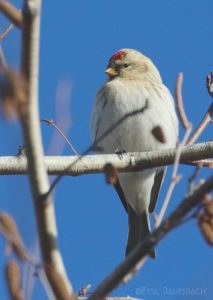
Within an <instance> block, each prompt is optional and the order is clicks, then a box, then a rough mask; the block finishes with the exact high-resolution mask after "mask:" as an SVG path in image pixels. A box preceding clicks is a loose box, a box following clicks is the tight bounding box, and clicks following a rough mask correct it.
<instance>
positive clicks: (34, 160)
mask: <svg viewBox="0 0 213 300" xmlns="http://www.w3.org/2000/svg"><path fill="white" fill-rule="evenodd" d="M40 7H41V2H40V0H25V4H24V9H23V24H22V28H23V39H22V74H23V77H24V78H25V80H26V83H27V92H26V93H27V99H26V103H24V104H23V105H22V106H21V108H20V112H19V113H20V119H21V123H22V129H23V134H24V140H25V146H26V155H27V162H28V168H29V178H30V183H31V190H32V195H33V200H34V207H35V211H36V219H37V225H38V234H39V240H40V248H41V253H42V257H43V261H44V269H45V272H46V275H47V278H48V280H49V282H50V285H51V287H52V290H53V292H54V295H55V296H56V299H72V293H73V291H72V287H71V285H70V283H69V280H68V278H67V275H66V271H65V267H64V264H63V260H62V257H61V254H60V252H59V249H58V246H57V228H56V220H55V212H54V206H53V199H52V196H51V195H50V194H48V196H46V195H47V193H48V191H49V188H50V186H49V181H48V175H47V172H46V168H45V165H44V159H43V145H42V138H41V129H40V119H39V111H38V66H39V32H40Z"/></svg>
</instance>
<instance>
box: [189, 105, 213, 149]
mask: <svg viewBox="0 0 213 300" xmlns="http://www.w3.org/2000/svg"><path fill="white" fill-rule="evenodd" d="M212 117H213V103H211V104H210V106H209V108H208V110H207V112H206V113H205V115H204V117H203V119H202V120H201V121H200V124H199V125H198V127H197V128H196V129H195V131H194V132H193V133H192V135H191V136H190V138H189V140H188V142H187V144H188V145H192V144H194V143H195V142H196V141H197V139H198V138H199V137H200V135H201V134H202V132H203V131H204V129H205V128H206V127H207V126H208V125H209V124H210V123H211V121H212Z"/></svg>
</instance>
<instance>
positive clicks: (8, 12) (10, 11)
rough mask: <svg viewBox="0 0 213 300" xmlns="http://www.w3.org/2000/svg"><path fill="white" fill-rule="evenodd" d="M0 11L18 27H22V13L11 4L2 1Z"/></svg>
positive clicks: (0, 0) (0, 1)
mask: <svg viewBox="0 0 213 300" xmlns="http://www.w3.org/2000/svg"><path fill="white" fill-rule="evenodd" d="M0 11H1V12H2V13H3V14H4V15H5V16H6V17H7V18H8V19H9V20H10V21H11V22H12V23H13V24H14V25H16V26H17V27H19V28H21V26H22V13H21V12H20V11H18V10H17V9H16V8H15V7H14V6H13V5H12V4H11V3H9V2H8V1H5V0H0Z"/></svg>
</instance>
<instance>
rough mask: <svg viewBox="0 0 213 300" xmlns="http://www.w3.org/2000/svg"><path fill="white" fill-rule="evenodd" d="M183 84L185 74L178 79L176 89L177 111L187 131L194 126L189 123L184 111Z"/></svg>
mask: <svg viewBox="0 0 213 300" xmlns="http://www.w3.org/2000/svg"><path fill="white" fill-rule="evenodd" d="M182 83H183V73H179V74H178V77H177V82H176V89H175V94H176V106H177V111H178V115H179V119H180V121H181V124H182V126H183V128H184V129H185V130H187V128H189V127H192V125H191V123H190V122H189V121H188V118H187V116H186V113H185V110H184V105H183V97H182Z"/></svg>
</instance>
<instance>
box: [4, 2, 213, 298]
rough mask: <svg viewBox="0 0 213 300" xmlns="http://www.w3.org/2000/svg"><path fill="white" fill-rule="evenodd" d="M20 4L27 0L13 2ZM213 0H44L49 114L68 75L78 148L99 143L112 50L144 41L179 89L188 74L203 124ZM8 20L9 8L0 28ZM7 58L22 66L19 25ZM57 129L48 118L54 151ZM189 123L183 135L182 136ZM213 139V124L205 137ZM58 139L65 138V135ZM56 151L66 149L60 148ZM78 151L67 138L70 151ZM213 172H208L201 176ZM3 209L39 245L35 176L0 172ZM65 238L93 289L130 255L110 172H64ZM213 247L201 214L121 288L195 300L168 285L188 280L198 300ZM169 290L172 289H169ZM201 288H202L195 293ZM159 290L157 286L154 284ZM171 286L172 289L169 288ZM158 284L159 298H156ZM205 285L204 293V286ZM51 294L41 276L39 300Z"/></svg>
mask: <svg viewBox="0 0 213 300" xmlns="http://www.w3.org/2000/svg"><path fill="white" fill-rule="evenodd" d="M11 2H12V3H14V4H15V5H16V6H17V7H18V8H21V6H22V1H18V0H17V1H11ZM212 11H213V2H212V1H211V0H205V1H201V0H187V1H186V0H179V1H171V0H163V1H162V0H161V1H159V0H155V1H151V0H149V1H148V0H146V1H145V0H133V1H131V2H130V1H121V0H117V1H113V0H108V1H98V0H92V1H82V0H79V1H74V0H73V1H70V0H65V1H63V2H61V3H60V4H59V2H58V1H51V5H50V1H44V3H43V10H42V22H41V58H40V114H41V117H42V118H49V119H55V118H56V104H55V102H56V93H57V88H58V85H59V84H60V82H64V81H65V82H69V83H70V86H71V97H70V102H69V107H68V108H67V106H66V107H65V110H66V111H67V110H68V111H69V114H70V116H69V117H70V121H71V128H70V131H69V134H68V137H69V138H70V140H71V141H72V143H73V145H74V146H75V147H76V149H77V150H78V152H79V153H82V152H83V151H84V150H85V149H86V148H87V147H88V146H89V145H90V143H91V133H90V115H91V110H92V105H93V101H94V98H95V94H96V91H97V89H98V88H99V87H100V86H101V84H102V83H103V82H104V80H105V74H104V70H105V66H106V63H107V60H108V58H109V57H110V56H111V55H112V54H113V53H114V52H115V51H117V50H118V49H120V48H124V47H127V48H134V49H138V50H140V51H141V52H143V53H144V54H146V55H147V56H149V57H150V58H151V59H152V60H153V61H154V63H155V64H156V65H157V67H158V68H159V70H160V72H161V75H162V77H163V80H164V83H165V84H166V85H167V86H168V87H169V89H170V91H171V92H172V93H173V91H174V85H175V80H176V76H177V74H178V72H179V71H182V72H183V73H184V86H183V96H184V101H185V108H186V112H187V115H188V117H189V119H190V120H191V121H192V122H193V124H194V125H195V126H196V124H198V122H199V121H200V119H201V118H202V116H203V114H204V113H205V111H206V110H207V108H208V106H209V104H210V101H211V99H210V98H209V96H208V93H207V91H206V88H205V77H206V75H207V74H208V73H209V72H210V70H211V69H212V68H213V60H212V53H213V43H212ZM7 24H8V21H7V20H6V19H5V18H4V17H3V16H2V15H1V16H0V30H1V32H2V31H3V30H4V28H5V27H6V26H7ZM2 46H3V49H4V52H5V56H6V59H7V62H8V64H9V65H10V66H12V67H14V68H16V69H17V68H18V67H19V56H20V32H19V31H18V30H17V29H14V30H13V31H11V32H10V34H9V35H8V36H7V37H6V38H5V39H4V41H3V42H2ZM53 131H54V130H53V129H52V128H51V127H48V126H46V125H44V124H42V133H43V139H44V145H45V151H46V153H47V150H48V147H49V145H50V142H51V139H52V135H53ZM0 132H1V142H0V143H1V147H0V155H5V156H6V155H15V154H16V153H17V151H18V147H19V145H22V144H23V141H22V135H21V130H20V125H19V123H18V122H8V121H6V120H4V119H3V118H2V117H1V119H0ZM182 133H183V132H182V130H181V136H182ZM210 138H212V129H211V128H210V127H209V128H208V130H206V132H205V133H204V134H203V136H202V137H201V138H200V141H205V140H209V139H210ZM58 143H61V140H60V138H59V140H58ZM51 153H52V154H58V153H57V151H56V150H55V152H54V150H53V151H52V152H51ZM70 154H71V151H70V149H69V147H68V146H65V149H64V151H63V155H70ZM170 171H171V170H169V172H168V174H167V178H166V180H165V182H164V186H163V188H162V192H161V196H160V199H159V201H158V207H157V209H159V207H160V205H161V203H162V200H163V197H164V195H165V192H166V189H167V187H168V181H169V175H170ZM192 172H193V168H191V167H181V168H180V173H181V174H182V175H183V179H182V180H181V182H180V183H179V184H178V186H177V188H176V190H175V192H174V194H173V197H172V201H171V203H170V205H169V209H168V212H170V211H172V210H173V209H174V208H175V207H176V206H177V204H178V203H179V202H180V200H181V199H182V198H183V197H184V195H185V194H186V189H187V179H188V177H189V176H190V174H192ZM209 174H210V171H206V170H203V171H202V172H201V175H200V176H201V177H202V178H203V177H206V176H207V175H209ZM0 190H1V204H0V209H1V210H6V211H8V212H10V213H11V214H12V215H13V216H14V217H15V218H16V220H17V223H18V225H19V228H20V231H21V233H22V235H23V237H24V241H25V243H26V245H27V246H28V247H32V244H33V243H34V240H35V226H34V225H35V221H34V214H33V207H32V203H31V196H30V191H29V187H28V180H27V178H26V177H22V178H21V177H20V176H10V177H3V176H2V177H0ZM54 198H55V205H56V214H57V222H58V230H59V244H60V249H61V252H62V254H63V257H64V261H65V264H66V267H67V271H68V274H69V276H70V279H71V281H72V283H73V285H74V288H75V290H76V291H79V289H81V288H82V287H83V286H84V285H86V284H88V283H91V284H92V289H94V288H95V286H96V285H97V284H98V283H99V282H100V281H101V280H102V279H103V278H104V277H105V276H106V275H107V274H108V273H109V272H110V271H112V270H113V268H114V267H115V266H116V265H117V264H118V263H119V262H121V261H122V259H123V257H124V251H125V243H126V237H127V218H126V215H125V212H124V211H123V209H122V207H121V205H120V202H119V200H118V199H117V195H116V193H115V192H114V191H113V189H112V188H111V187H110V186H108V185H106V184H105V181H104V178H103V176H101V175H87V176H81V177H77V178H69V177H64V178H63V179H62V181H61V182H60V183H59V185H58V187H57V189H56V191H55V193H54ZM4 251H5V248H4V241H3V240H2V239H0V253H1V255H0V295H1V296H2V299H3V298H4V299H8V298H7V296H6V295H7V294H6V289H5V285H4V280H3V272H2V269H3V266H4V263H5V256H4V255H2V253H4ZM212 258H213V252H212V249H211V248H210V247H209V246H208V245H207V244H206V243H205V242H204V240H203V238H202V236H201V234H200V232H199V229H198V227H197V225H196V222H194V221H193V222H191V223H189V224H186V225H185V226H184V227H182V228H179V229H177V230H175V231H174V232H172V234H170V235H169V236H168V237H167V238H166V239H165V240H163V241H162V242H161V243H160V245H159V246H158V247H157V259H156V260H155V261H148V262H147V263H146V265H145V266H144V268H143V269H142V270H141V271H140V272H139V274H137V275H136V276H135V278H134V279H133V280H132V281H131V282H130V283H128V285H125V286H121V287H120V288H119V289H117V290H115V291H114V292H113V295H119V296H121V295H122V296H124V295H131V296H133V297H138V298H140V299H147V300H149V299H155V298H156V299H158V300H161V299H174V300H175V299H186V296H185V297H184V296H180V295H176V296H175V295H168V293H167V291H168V289H169V288H174V289H175V291H177V289H178V288H189V289H190V291H191V295H188V296H187V299H188V300H191V299H203V300H204V299H205V300H209V299H212V296H213V287H212V271H213V259H212ZM167 288H168V289H167ZM196 288H200V289H201V290H200V291H201V292H202V295H201V294H197V296H193V295H192V292H193V289H196ZM149 289H151V290H149ZM170 291H171V290H170ZM154 292H156V293H158V296H154ZM197 293H198V292H197ZM38 297H40V299H45V296H44V293H43V291H42V288H41V286H40V284H39V283H37V284H36V290H35V293H34V297H33V299H38Z"/></svg>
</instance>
